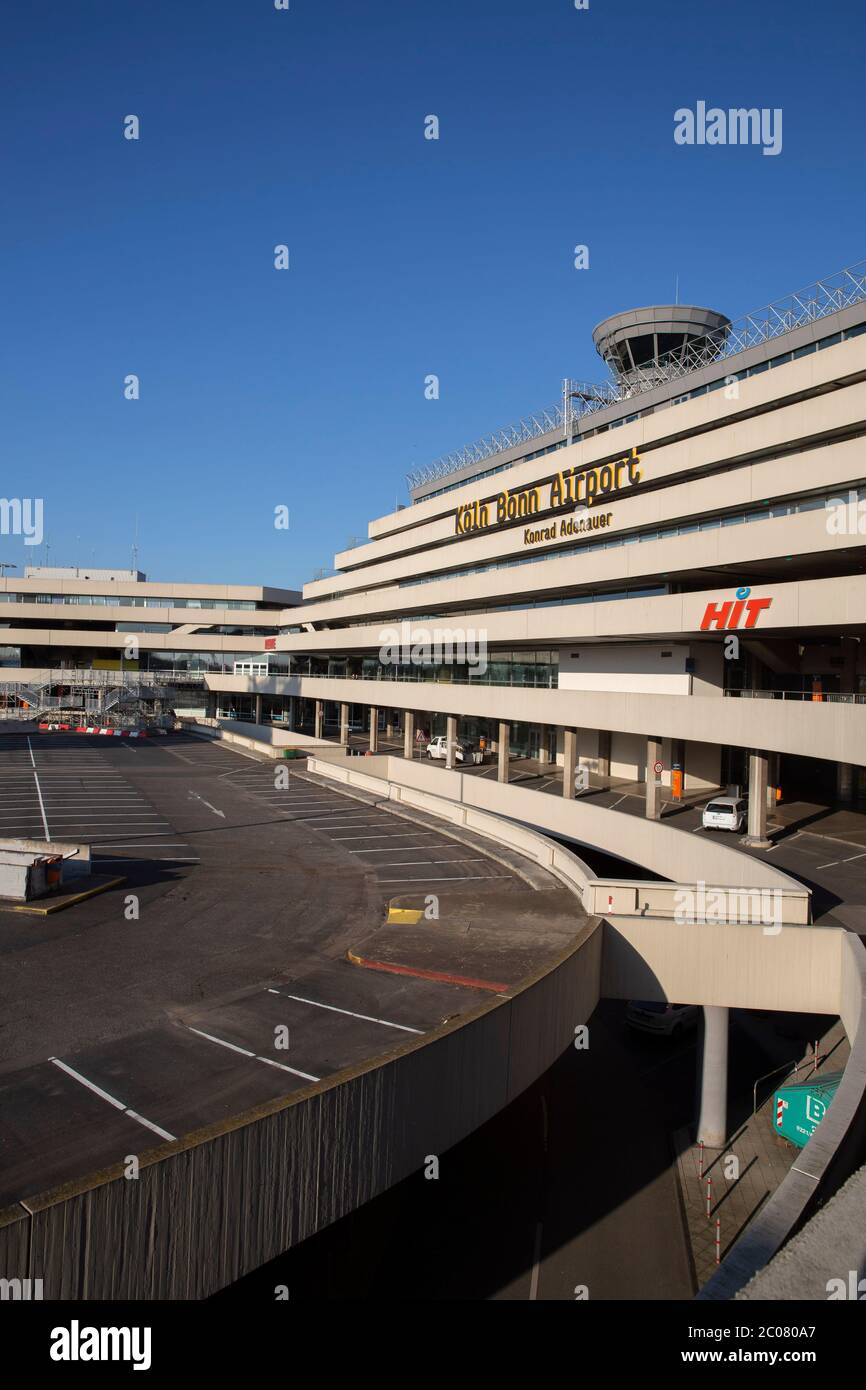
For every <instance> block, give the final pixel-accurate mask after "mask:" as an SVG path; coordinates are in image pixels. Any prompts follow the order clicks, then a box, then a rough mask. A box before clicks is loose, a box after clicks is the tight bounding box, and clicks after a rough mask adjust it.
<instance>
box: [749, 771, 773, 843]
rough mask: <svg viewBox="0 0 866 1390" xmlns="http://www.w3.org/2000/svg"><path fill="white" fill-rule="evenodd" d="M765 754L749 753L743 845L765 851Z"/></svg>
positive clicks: (767, 841)
mask: <svg viewBox="0 0 866 1390" xmlns="http://www.w3.org/2000/svg"><path fill="white" fill-rule="evenodd" d="M767 762H768V759H767V754H766V753H761V752H756V751H755V750H754V749H753V750H752V751H751V752H750V753H749V832H748V834H747V835H745V836H744V837H743V843H744V844H747V845H755V846H756V847H757V848H758V849H766V848H767V846H768V845H769V843H770V841H769V840H768V839H767V780H768V779H767Z"/></svg>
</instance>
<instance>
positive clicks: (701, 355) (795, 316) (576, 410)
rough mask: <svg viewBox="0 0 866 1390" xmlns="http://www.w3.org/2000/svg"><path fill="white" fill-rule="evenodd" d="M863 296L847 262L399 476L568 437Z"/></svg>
mask: <svg viewBox="0 0 866 1390" xmlns="http://www.w3.org/2000/svg"><path fill="white" fill-rule="evenodd" d="M863 300H866V261H858V262H857V264H856V265H853V266H848V267H846V268H845V269H844V270H840V271H837V272H836V273H835V274H834V275H829V276H827V277H826V278H825V279H823V280H816V281H815V283H814V284H812V285H809V286H807V287H806V289H804V290H797V291H796V292H795V293H793V294H788V295H785V296H783V298H781V299H777V300H774V302H773V303H772V304H767V305H765V306H764V307H763V308H761V309H756V310H755V311H754V312H753V313H751V314H744V315H743V317H742V318H740V319H737V320H736V322H734V323H732V324H730V325H729V327H728V328H725V329H719V330H717V331H716V332H714V333H708V334H707V335H706V337H703V338H694V339H692V340H691V342H688V343H686V344H685V346H684V347H682V348H677V349H675V350H674V351H673V352H668V353H665V354H664V355H663V356H661V357H658V358H656V359H655V361H653V362H652V363H651V364H650V365H649V366H647V367H644V368H636V369H635V370H634V371H633V372H630V373H629V379H628V380H627V381H625V380H622V381H619V380H614V379H611V380H610V381H605V382H601V383H598V384H594V383H587V382H576V381H569V380H568V379H566V380H565V381H564V382H563V386H562V404H561V405H555V406H550V407H548V408H547V409H545V410H540V411H537V412H536V413H535V414H533V415H528V416H526V417H525V418H524V419H522V420H519V421H518V422H517V424H516V425H509V426H508V427H507V428H506V429H504V430H499V431H498V432H497V433H495V434H491V435H487V436H486V437H485V438H484V439H479V440H477V441H476V442H475V443H474V444H467V445H466V447H465V448H463V449H458V450H457V452H456V453H453V454H446V455H445V456H444V457H443V458H439V459H436V460H435V461H434V462H433V463H431V464H429V465H427V467H425V468H418V469H415V470H414V471H413V472H411V473H407V474H406V481H407V482H408V484H409V487H410V488H415V487H421V486H422V484H424V483H431V482H435V481H437V480H438V479H439V478H446V477H448V476H449V475H450V474H452V473H457V472H459V471H460V469H462V468H465V467H467V465H469V464H473V463H481V462H483V460H484V459H487V458H493V457H494V456H495V455H496V454H500V453H502V452H503V451H504V450H505V449H511V448H513V447H514V446H515V445H518V444H525V443H528V442H529V441H530V440H532V439H537V438H539V437H540V436H541V435H544V434H551V433H553V432H554V431H558V430H562V433H563V436H564V438H565V439H571V438H573V436H574V432H575V430H574V427H575V424H576V422H577V421H578V420H580V419H581V418H582V417H583V416H585V415H590V414H592V413H594V412H595V411H598V410H603V409H605V407H607V406H609V405H614V404H616V402H618V401H626V400H631V399H633V398H634V397H635V396H640V395H641V394H643V393H644V392H645V391H650V390H652V389H653V388H654V387H656V386H658V385H659V384H660V383H661V382H664V381H676V380H677V379H678V378H680V377H684V376H688V375H689V374H690V373H691V372H696V371H699V370H700V369H701V368H702V367H707V366H711V365H713V364H714V363H718V362H721V361H724V360H726V359H727V358H729V357H734V356H735V355H736V354H737V353H740V352H745V351H746V350H747V349H748V348H753V347H758V346H759V345H760V344H761V343H766V342H769V341H770V340H772V339H774V338H780V337H783V336H784V334H786V333H792V332H794V330H795V329H797V328H803V327H804V326H806V325H808V324H810V323H815V322H816V321H817V320H819V319H823V318H826V317H827V315H828V314H835V313H837V312H838V311H839V310H840V309H847V308H848V307H849V306H850V305H852V304H859V303H860V302H861V301H863Z"/></svg>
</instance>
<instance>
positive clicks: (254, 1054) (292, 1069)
mask: <svg viewBox="0 0 866 1390" xmlns="http://www.w3.org/2000/svg"><path fill="white" fill-rule="evenodd" d="M184 1027H185V1028H188V1029H189V1031H190V1032H191V1033H197V1034H198V1036H199V1037H200V1038H207V1040H208V1042H212V1043H219V1045H220V1047H227V1048H229V1049H230V1050H231V1051H232V1052H240V1053H241V1055H242V1056H244V1057H252V1058H254V1060H255V1061H256V1062H264V1063H265V1064H266V1065H267V1066H269V1067H279V1068H280V1070H281V1071H290V1072H291V1073H292V1076H301V1077H303V1079H304V1081H321V1079H322V1078H321V1077H320V1076H312V1075H311V1074H310V1072H308V1071H298V1070H297V1068H296V1067H288V1066H286V1064H285V1062H275V1061H274V1059H273V1058H272V1057H260V1056H259V1054H258V1053H257V1052H250V1050H249V1048H246V1047H238V1045H237V1043H230V1042H226V1040H225V1038H215V1037H214V1035H213V1033H203V1032H202V1030H201V1029H200V1028H193V1026H192V1024H191V1023H185V1024H184Z"/></svg>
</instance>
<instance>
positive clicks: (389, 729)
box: [385, 709, 394, 738]
mask: <svg viewBox="0 0 866 1390" xmlns="http://www.w3.org/2000/svg"><path fill="white" fill-rule="evenodd" d="M385 737H386V738H393V737H394V711H393V710H390V709H389V710H388V712H387V713H386V715H385Z"/></svg>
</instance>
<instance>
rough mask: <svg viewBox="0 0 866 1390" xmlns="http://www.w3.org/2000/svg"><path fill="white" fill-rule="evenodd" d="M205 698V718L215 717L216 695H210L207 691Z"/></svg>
mask: <svg viewBox="0 0 866 1390" xmlns="http://www.w3.org/2000/svg"><path fill="white" fill-rule="evenodd" d="M206 698H207V704H206V706H205V717H206V718H207V719H216V712H217V697H216V695H212V694H211V693H210V691H209V692H208V694H207V697H206Z"/></svg>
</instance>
